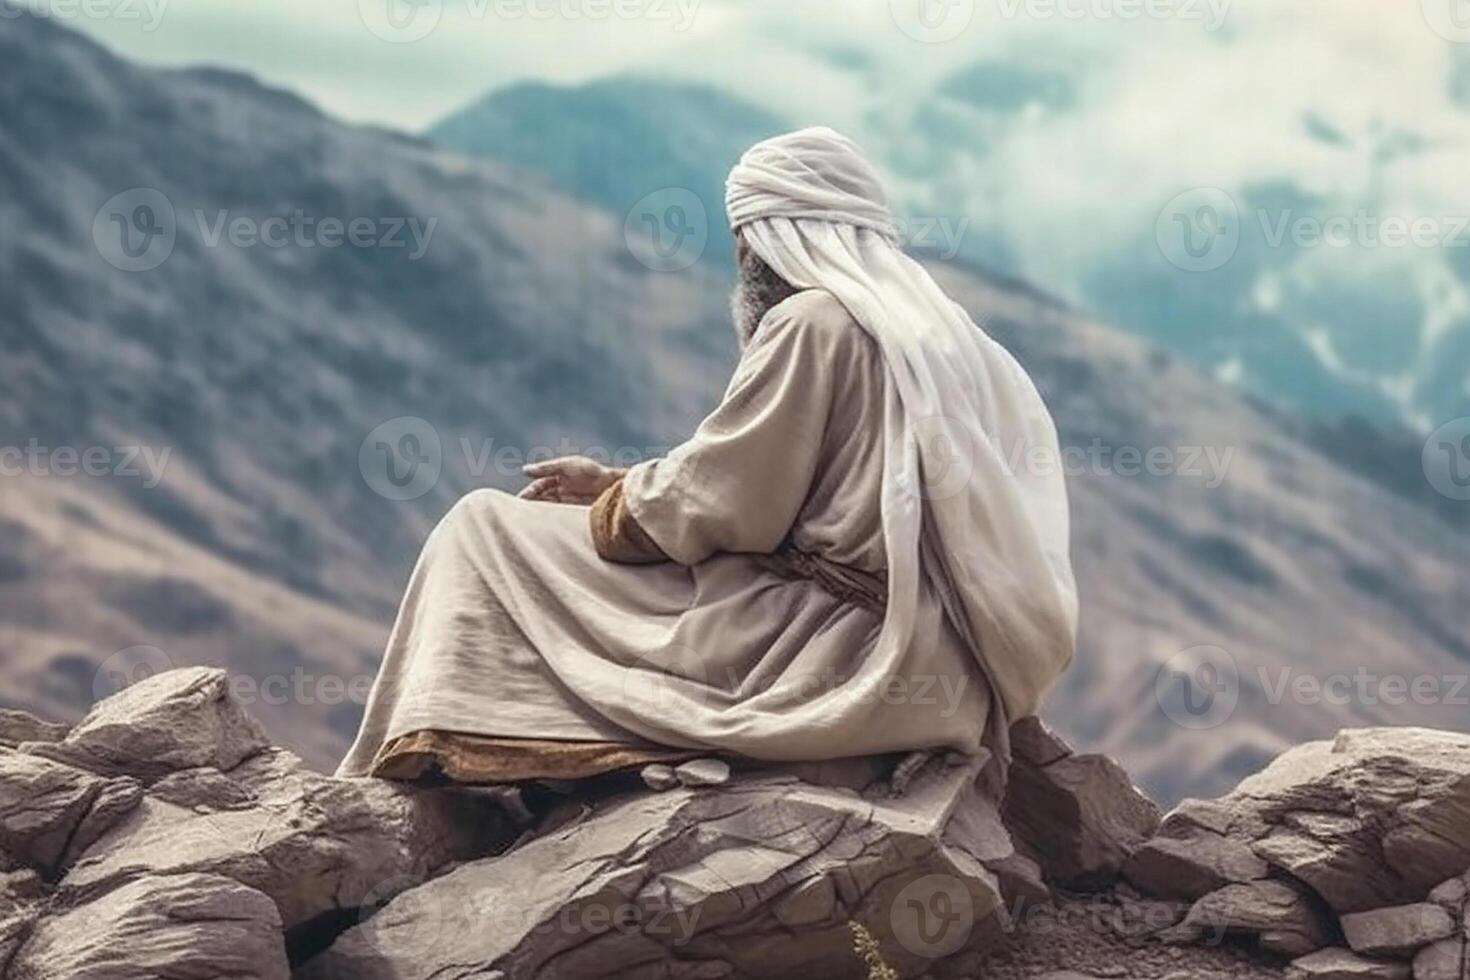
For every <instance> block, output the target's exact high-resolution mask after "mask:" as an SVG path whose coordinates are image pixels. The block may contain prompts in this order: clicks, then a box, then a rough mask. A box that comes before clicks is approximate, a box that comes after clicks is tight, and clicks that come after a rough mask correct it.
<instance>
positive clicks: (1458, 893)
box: [1427, 872, 1470, 912]
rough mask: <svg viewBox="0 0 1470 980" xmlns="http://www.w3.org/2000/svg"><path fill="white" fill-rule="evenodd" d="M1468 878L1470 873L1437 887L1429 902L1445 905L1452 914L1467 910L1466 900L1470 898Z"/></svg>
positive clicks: (1431, 893)
mask: <svg viewBox="0 0 1470 980" xmlns="http://www.w3.org/2000/svg"><path fill="white" fill-rule="evenodd" d="M1467 878H1470V872H1467V873H1466V874H1463V875H1457V876H1456V877H1454V878H1451V879H1450V880H1449V881H1446V882H1443V883H1442V884H1439V885H1436V886H1435V887H1434V890H1433V891H1431V892H1430V893H1429V897H1428V899H1427V900H1428V901H1431V902H1434V903H1435V904H1436V905H1443V906H1444V907H1445V908H1447V909H1449V910H1450V911H1451V912H1459V911H1461V910H1462V909H1464V908H1465V902H1466V899H1467V898H1470V881H1467V880H1466V879H1467Z"/></svg>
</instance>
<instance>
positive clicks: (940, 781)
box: [297, 765, 1006, 980]
mask: <svg viewBox="0 0 1470 980" xmlns="http://www.w3.org/2000/svg"><path fill="white" fill-rule="evenodd" d="M977 773H978V768H977V766H976V765H969V766H963V767H953V768H945V767H931V768H928V769H926V770H924V771H923V772H922V773H921V774H920V775H919V776H918V777H916V779H915V781H914V783H913V784H912V785H911V787H910V789H909V792H908V793H907V794H906V795H905V796H904V797H902V798H900V799H896V800H886V799H885V800H867V799H864V798H863V797H861V796H860V795H858V794H857V793H854V792H852V791H851V790H847V789H840V788H828V787H816V786H811V785H809V784H804V783H800V782H798V781H796V780H794V779H791V778H789V777H781V776H769V775H762V774H743V775H742V776H740V777H739V778H736V779H732V780H731V782H730V783H729V784H728V785H727V786H726V787H725V788H724V789H723V790H722V791H721V792H719V793H703V792H699V791H698V790H693V789H687V788H681V789H677V790H670V791H669V792H666V793H663V794H660V795H657V796H649V795H647V794H625V795H622V796H618V797H614V798H612V799H610V800H607V801H604V802H603V803H602V804H600V805H599V806H597V807H596V808H595V809H594V812H592V813H591V814H589V815H588V816H586V817H585V818H584V819H582V820H580V821H577V822H574V823H572V824H569V825H566V826H564V827H562V829H560V830H558V831H556V832H554V833H552V834H550V835H548V836H544V837H539V838H536V839H532V840H530V841H527V842H526V843H524V844H522V845H520V846H518V847H517V848H515V849H513V850H512V851H510V852H509V853H507V854H505V855H503V856H500V857H496V858H489V859H485V860H480V861H474V862H470V863H468V864H465V865H463V866H461V867H460V868H458V869H457V870H455V871H453V872H451V873H450V874H448V875H446V876H444V877H442V878H438V879H436V880H434V881H431V882H429V883H427V884H425V885H421V886H419V887H417V888H414V889H411V890H409V891H407V892H404V893H403V894H401V895H399V896H398V897H397V898H395V899H394V900H393V901H391V902H389V903H388V904H387V906H386V907H384V908H383V909H382V910H381V911H379V912H378V913H377V914H376V915H374V916H373V917H372V918H369V919H368V920H367V921H365V922H363V923H362V924H360V925H358V926H356V927H355V928H353V929H351V930H349V931H348V932H346V933H344V934H343V935H342V936H341V937H340V938H339V939H338V940H337V942H336V943H335V944H334V945H333V946H332V947H331V948H330V949H329V950H327V951H326V952H325V953H323V954H322V955H321V956H319V957H317V958H315V959H313V960H312V961H310V962H309V963H307V964H306V965H305V967H303V968H302V969H301V970H299V971H298V974H297V975H298V977H300V978H302V980H313V978H314V980H328V978H334V977H353V978H356V980H378V978H390V977H391V978H395V980H397V978H407V977H430V976H438V975H448V974H450V973H451V972H452V973H453V974H454V975H463V976H469V975H477V976H505V977H531V976H556V977H558V978H559V980H577V978H582V977H606V976H619V977H628V978H639V977H665V978H677V980H682V978H704V977H711V978H712V977H736V976H739V977H792V976H839V975H853V974H855V971H856V969H857V966H858V964H857V962H856V960H855V959H854V958H853V954H852V952H851V935H850V932H849V929H848V922H849V921H857V922H860V923H861V924H863V925H864V926H865V927H866V928H867V929H869V930H870V931H871V932H872V934H873V935H874V936H875V937H876V939H877V941H878V944H879V948H880V949H881V951H882V954H883V957H884V958H885V959H886V960H887V962H888V963H889V964H890V966H892V967H893V968H894V969H895V970H897V971H899V974H900V975H901V976H913V975H916V974H918V973H920V972H923V971H924V970H925V969H926V968H927V966H928V965H930V964H932V962H933V961H934V960H935V959H936V958H937V957H940V956H944V955H947V954H949V953H952V952H954V951H955V950H957V949H958V948H959V947H960V946H961V945H969V946H970V947H971V948H984V947H985V946H986V945H987V944H989V943H991V942H993V941H994V940H995V939H996V938H997V937H998V934H999V933H1000V931H1001V930H1002V929H1003V928H1004V926H1005V922H1006V919H1005V916H1006V910H1005V907H1004V904H1003V901H1002V897H1001V894H1000V890H999V886H998V883H997V881H996V878H995V877H994V876H993V875H992V874H991V873H990V872H989V871H987V870H986V868H985V867H984V865H983V864H982V863H981V861H980V860H978V859H977V858H976V855H977V854H982V855H983V854H990V853H998V852H999V851H1002V850H1005V848H1003V847H1001V846H1000V844H999V842H1000V841H1003V840H1005V838H1006V834H1005V830H1004V828H1003V827H1001V826H1000V823H999V821H998V819H994V818H991V819H989V820H986V819H984V818H981V817H975V816H973V815H971V816H970V817H969V818H968V820H967V823H966V824H965V826H964V828H962V829H956V828H953V827H950V826H949V824H950V818H951V816H952V815H953V814H954V813H955V812H956V810H957V809H958V808H959V807H961V806H962V805H964V804H965V803H966V801H971V800H973V799H974V796H973V790H974V783H975V779H976V776H977ZM991 812H992V813H993V812H994V810H993V808H992V811H991ZM961 836H963V837H964V838H966V840H965V841H964V844H965V846H961V842H960V841H959V840H958V838H959V837H961Z"/></svg>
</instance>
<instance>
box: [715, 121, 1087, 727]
mask: <svg viewBox="0 0 1470 980" xmlns="http://www.w3.org/2000/svg"><path fill="white" fill-rule="evenodd" d="M725 205H726V210H727V212H728V214H729V219H730V227H731V228H734V229H737V230H738V231H739V232H740V233H742V234H743V235H744V236H745V240H746V242H747V243H748V244H749V245H750V247H751V248H752V249H754V251H755V253H756V254H757V255H758V256H760V258H761V259H762V260H764V261H765V263H766V264H767V265H769V266H770V267H771V268H772V269H773V270H774V271H775V272H776V273H777V275H779V276H781V277H782V278H783V279H785V280H786V281H787V282H789V283H791V284H792V285H793V286H795V287H797V288H798V289H812V288H816V289H825V290H826V291H828V292H830V293H832V294H833V295H834V296H835V297H836V298H837V299H838V301H839V302H841V303H842V304H843V306H845V307H846V308H847V310H848V312H849V313H851V314H852V317H853V319H855V320H856V321H857V322H858V323H859V324H860V325H861V326H862V328H863V329H864V330H866V331H867V332H868V333H869V334H870V335H871V336H872V337H873V338H874V339H875V340H876V341H877V343H878V345H879V347H880V348H881V350H882V352H883V356H884V360H885V363H886V365H887V368H888V373H889V378H890V379H891V381H892V382H893V391H894V392H896V394H897V396H898V397H897V399H896V403H894V402H893V401H891V402H890V404H889V405H888V407H887V410H886V418H887V421H886V424H885V426H886V431H885V437H884V475H883V501H882V513H883V534H884V544H885V547H886V549H887V553H888V608H887V614H886V617H885V620H884V624H883V630H882V633H881V634H880V635H879V638H878V643H877V646H876V647H875V649H874V651H873V653H872V654H871V656H872V657H873V658H875V659H876V660H877V661H878V663H879V664H883V663H888V664H892V665H894V666H895V667H896V665H897V664H898V663H899V662H900V659H901V657H902V654H903V652H904V651H905V650H907V648H908V645H909V643H910V642H912V638H913V630H914V613H915V609H916V606H917V600H918V594H919V593H918V590H919V589H920V588H921V587H927V588H932V589H934V590H935V591H936V592H937V593H938V594H939V595H940V597H941V600H942V601H943V602H944V603H945V608H946V612H947V614H948V617H949V619H950V621H951V623H952V624H953V625H954V626H955V628H956V629H958V630H960V632H961V634H962V635H963V636H965V637H966V639H967V640H968V642H969V645H970V647H971V649H972V651H973V652H974V654H975V656H976V658H977V660H978V662H979V664H980V666H981V669H982V670H983V672H984V673H985V675H986V677H987V678H988V679H989V681H990V683H991V686H992V688H993V689H994V691H995V694H996V695H997V703H998V704H999V705H1000V706H1001V707H1002V708H1003V717H1000V715H1001V714H1002V713H1001V712H994V713H993V714H995V715H996V716H997V717H996V719H995V720H996V722H997V723H998V726H999V727H998V729H997V730H993V731H992V739H991V741H992V746H993V747H994V748H995V749H996V750H997V751H998V752H1000V753H1001V754H1002V755H1004V754H1006V744H1005V737H1004V731H1005V725H1006V724H1008V723H1009V722H1013V721H1015V720H1017V719H1019V718H1022V717H1025V716H1027V715H1031V714H1034V713H1035V712H1036V710H1037V708H1038V706H1039V704H1040V701H1041V698H1042V695H1043V694H1044V693H1045V692H1046V690H1047V689H1048V688H1049V687H1050V686H1051V684H1052V683H1053V682H1054V681H1055V680H1056V679H1057V677H1059V676H1060V675H1061V673H1062V671H1063V670H1065V669H1066V667H1067V665H1068V664H1069V663H1070V662H1071V659H1072V654H1073V650H1074V647H1075V645H1076V631H1077V593H1076V585H1075V582H1074V580H1073V577H1072V566H1071V560H1070V558H1069V557H1068V513H1067V494H1066V487H1065V485H1064V483H1063V476H1062V469H1061V456H1060V452H1059V448H1058V445H1057V436H1056V427H1055V426H1054V424H1053V423H1052V419H1051V415H1050V414H1049V413H1048V412H1047V410H1046V406H1045V405H1044V404H1043V403H1042V401H1041V396H1040V395H1039V394H1038V393H1037V391H1036V387H1035V385H1033V384H1032V382H1031V379H1030V377H1028V376H1027V374H1026V372H1025V370H1024V369H1023V368H1022V367H1021V366H1020V364H1018V363H1017V362H1016V360H1015V358H1013V357H1012V356H1011V355H1010V353H1009V352H1008V351H1006V350H1005V348H1003V347H1001V346H1000V344H998V343H996V342H995V341H994V340H992V339H991V338H990V337H989V336H988V335H987V334H986V333H985V332H984V331H982V330H981V329H980V328H979V327H977V326H976V325H975V323H974V321H972V320H971V319H970V317H969V316H968V315H967V314H966V313H965V311H964V310H963V309H961V308H960V307H959V306H958V304H956V303H955V302H954V301H952V300H951V299H950V298H949V297H948V296H946V295H945V293H944V291H943V290H941V289H940V288H939V285H938V284H937V283H935V281H934V280H933V278H932V277H931V276H930V275H929V273H928V272H927V271H926V270H925V269H924V268H923V267H922V266H920V265H919V264H918V263H917V262H915V261H914V260H913V259H911V258H909V257H908V256H907V255H905V254H904V253H903V251H902V250H901V248H900V247H899V243H898V241H897V234H896V230H895V226H894V221H893V216H892V213H891V212H890V211H889V208H888V203H887V201H886V199H885V198H884V195H883V189H882V187H881V185H880V182H879V178H878V174H877V172H876V171H875V170H874V169H873V167H872V165H871V164H869V163H868V162H867V160H865V159H864V158H863V156H862V154H861V153H860V152H859V151H858V149H857V147H856V146H855V145H854V144H853V143H852V141H851V140H849V139H847V138H846V137H844V136H841V135H839V134H838V133H835V132H833V131H832V130H830V129H826V128H824V127H817V128H812V129H803V130H799V131H797V132H794V133H788V134H786V135H784V136H778V137H775V138H773V139H769V140H766V141H764V142H761V143H757V144H756V145H755V146H753V147H751V148H750V149H749V150H748V151H746V153H745V155H744V156H742V157H741V158H740V162H739V163H738V164H736V165H735V167H734V169H733V170H731V171H730V178H729V181H728V182H727V184H726V191H725ZM997 743H998V744H997Z"/></svg>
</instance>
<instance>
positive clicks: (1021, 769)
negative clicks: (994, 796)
mask: <svg viewBox="0 0 1470 980" xmlns="http://www.w3.org/2000/svg"><path fill="white" fill-rule="evenodd" d="M1011 739H1012V752H1013V756H1014V758H1015V760H1016V765H1014V766H1013V767H1012V769H1011V773H1010V785H1009V787H1008V788H1007V793H1006V801H1005V817H1006V823H1007V825H1008V826H1010V827H1011V829H1012V830H1013V831H1014V832H1015V834H1016V836H1017V838H1018V839H1019V840H1020V842H1021V844H1022V846H1023V847H1024V849H1025V850H1026V851H1027V853H1029V854H1030V855H1032V856H1033V857H1034V858H1035V859H1036V861H1037V862H1038V863H1039V864H1040V865H1041V867H1042V868H1043V869H1044V870H1045V871H1046V874H1047V877H1048V879H1049V880H1051V881H1053V882H1055V883H1057V884H1059V885H1061V886H1064V887H1068V888H1079V889H1097V888H1103V887H1106V886H1107V885H1110V884H1111V883H1112V882H1113V881H1115V880H1116V879H1117V877H1118V874H1119V872H1120V871H1121V870H1122V868H1123V864H1124V862H1125V861H1127V860H1128V857H1129V855H1130V854H1132V853H1133V851H1134V850H1136V849H1137V848H1138V847H1139V846H1140V845H1141V844H1143V842H1144V841H1146V840H1148V839H1149V838H1150V837H1151V836H1153V833H1154V831H1155V830H1157V829H1158V826H1159V808H1158V807H1157V806H1156V805H1155V804H1154V802H1153V801H1152V800H1150V799H1149V798H1148V797H1146V796H1144V795H1143V794H1142V793H1141V792H1139V791H1138V789H1137V788H1136V787H1134V785H1133V783H1132V781H1131V780H1130V779H1129V778H1128V774H1127V773H1126V772H1124V771H1123V769H1122V767H1121V766H1119V765H1118V764H1117V763H1116V762H1114V761H1113V760H1112V759H1109V758H1108V757H1107V756H1103V755H1081V754H1077V753H1074V752H1073V751H1072V750H1071V748H1070V747H1069V746H1068V745H1067V744H1066V743H1065V742H1063V741H1062V740H1061V739H1060V738H1058V737H1057V735H1056V734H1055V733H1053V732H1052V731H1051V730H1050V729H1048V728H1047V727H1046V726H1045V725H1044V724H1043V723H1042V722H1041V720H1040V719H1038V718H1027V719H1025V720H1024V721H1021V722H1019V723H1017V724H1016V725H1015V726H1013V728H1012V734H1011Z"/></svg>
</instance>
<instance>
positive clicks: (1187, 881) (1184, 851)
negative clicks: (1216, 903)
mask: <svg viewBox="0 0 1470 980" xmlns="http://www.w3.org/2000/svg"><path fill="white" fill-rule="evenodd" d="M1267 871H1268V866H1267V864H1266V862H1265V861H1264V860H1262V859H1261V858H1260V857H1259V856H1257V855H1256V853H1255V852H1254V851H1252V850H1251V848H1250V846H1249V845H1248V844H1246V843H1245V842H1243V841H1239V840H1236V839H1234V838H1232V837H1226V836H1224V835H1222V834H1217V833H1215V832H1214V831H1212V830H1206V829H1203V828H1198V827H1194V828H1191V829H1190V830H1188V831H1186V832H1183V833H1181V835H1180V836H1179V837H1167V836H1164V834H1163V833H1160V835H1159V836H1158V837H1155V838H1154V839H1153V840H1150V841H1147V842H1146V843H1144V844H1142V845H1141V846H1140V847H1139V848H1138V849H1137V850H1136V851H1134V852H1133V855H1132V856H1131V857H1130V858H1129V859H1128V863H1127V864H1125V865H1124V866H1123V875H1124V877H1126V878H1127V879H1128V880H1129V881H1131V882H1133V884H1135V885H1137V886H1138V887H1139V888H1141V889H1143V891H1144V892H1146V893H1147V894H1150V895H1156V896H1158V897H1160V898H1173V899H1183V900H1185V901H1191V902H1192V901H1196V900H1198V899H1200V898H1203V897H1204V896H1205V895H1208V894H1209V893H1210V892H1213V891H1218V890H1219V889H1221V888H1224V887H1225V886H1226V885H1230V884H1243V883H1245V882H1249V881H1256V880H1259V879H1261V878H1265V877H1266V873H1267Z"/></svg>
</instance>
